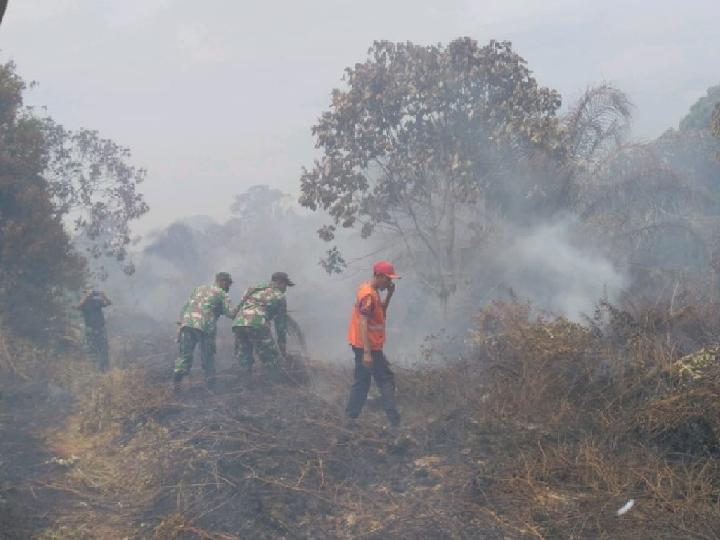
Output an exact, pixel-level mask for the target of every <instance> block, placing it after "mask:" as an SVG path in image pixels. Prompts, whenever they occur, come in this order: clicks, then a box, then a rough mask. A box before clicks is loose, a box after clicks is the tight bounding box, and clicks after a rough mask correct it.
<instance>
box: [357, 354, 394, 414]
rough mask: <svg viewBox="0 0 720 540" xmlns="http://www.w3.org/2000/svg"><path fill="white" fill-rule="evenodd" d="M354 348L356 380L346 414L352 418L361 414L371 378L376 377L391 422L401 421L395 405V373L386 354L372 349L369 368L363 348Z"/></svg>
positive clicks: (383, 404) (384, 407)
mask: <svg viewBox="0 0 720 540" xmlns="http://www.w3.org/2000/svg"><path fill="white" fill-rule="evenodd" d="M352 350H353V352H354V353H355V381H354V382H353V385H352V388H351V389H350V398H349V399H348V404H347V407H346V408H345V414H347V415H348V416H349V417H350V418H357V417H358V416H360V411H362V408H363V405H365V401H367V395H368V391H369V390H370V380H371V379H372V378H374V379H375V384H376V385H377V387H378V390H379V391H380V399H381V400H382V406H383V409H385V414H387V417H388V420H390V423H391V424H393V425H397V424H398V423H400V413H398V410H397V405H395V375H394V374H393V372H392V371H391V370H390V363H389V362H388V361H387V358H385V354H384V353H383V352H382V351H372V353H371V355H372V360H373V362H372V367H370V368H367V367H365V365H364V364H363V363H362V359H363V350H362V349H359V348H357V347H353V348H352Z"/></svg>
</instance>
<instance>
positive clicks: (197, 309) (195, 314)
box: [173, 272, 236, 389]
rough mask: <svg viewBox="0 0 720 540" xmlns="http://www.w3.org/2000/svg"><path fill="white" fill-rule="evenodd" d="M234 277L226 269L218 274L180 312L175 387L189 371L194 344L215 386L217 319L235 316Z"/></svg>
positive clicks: (196, 291)
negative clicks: (230, 294)
mask: <svg viewBox="0 0 720 540" xmlns="http://www.w3.org/2000/svg"><path fill="white" fill-rule="evenodd" d="M231 284H232V278H231V277H230V274H228V273H227V272H220V273H218V274H217V275H216V276H215V284H214V285H202V286H200V287H197V288H196V289H195V290H194V291H193V292H192V295H190V299H189V300H188V301H187V302H186V303H185V305H184V306H183V309H182V313H181V314H180V321H179V322H178V324H179V325H180V331H179V332H178V352H179V354H178V359H177V362H176V363H175V376H174V378H173V380H174V383H175V389H178V388H179V387H180V383H181V381H182V380H183V377H185V375H188V374H189V373H190V368H191V367H192V362H193V352H194V351H195V346H196V345H199V346H200V359H201V362H202V368H203V371H204V372H205V382H206V383H207V385H208V387H210V388H212V387H213V386H214V384H215V335H216V333H217V320H218V319H219V318H220V316H222V315H225V316H226V317H228V318H230V319H233V318H234V317H235V313H236V308H234V307H233V305H232V303H231V301H230V297H229V296H228V291H229V290H230V285H231Z"/></svg>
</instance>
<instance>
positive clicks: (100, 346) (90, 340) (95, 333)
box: [85, 325, 110, 371]
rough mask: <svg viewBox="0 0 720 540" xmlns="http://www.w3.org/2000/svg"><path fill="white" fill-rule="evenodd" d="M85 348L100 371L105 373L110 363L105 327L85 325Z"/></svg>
mask: <svg viewBox="0 0 720 540" xmlns="http://www.w3.org/2000/svg"><path fill="white" fill-rule="evenodd" d="M85 346H86V347H87V351H88V354H89V355H90V356H91V357H92V358H93V359H94V360H95V362H96V364H97V367H98V369H99V370H100V371H107V369H108V365H109V363H110V360H109V354H108V340H107V331H106V330H105V326H104V325H103V326H89V325H85Z"/></svg>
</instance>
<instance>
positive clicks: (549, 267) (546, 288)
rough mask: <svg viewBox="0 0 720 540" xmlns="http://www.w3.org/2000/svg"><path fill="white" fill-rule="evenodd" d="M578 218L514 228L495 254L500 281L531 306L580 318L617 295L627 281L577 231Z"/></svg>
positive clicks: (576, 318)
mask: <svg viewBox="0 0 720 540" xmlns="http://www.w3.org/2000/svg"><path fill="white" fill-rule="evenodd" d="M577 231H578V223H577V220H575V219H573V218H565V219H562V220H560V221H556V222H554V223H549V224H544V225H541V226H537V227H535V228H533V229H532V230H530V231H525V232H522V233H519V234H518V235H517V236H516V237H515V239H514V240H513V241H512V242H510V243H509V245H508V247H507V249H506V250H505V251H504V252H501V253H500V254H499V255H498V260H499V262H500V264H502V265H503V266H504V267H505V280H504V282H505V283H506V284H507V286H509V287H511V288H512V289H513V290H514V291H515V293H516V294H517V295H518V296H519V297H521V298H528V299H530V300H531V301H532V302H533V303H534V304H535V305H536V306H538V307H540V308H542V309H545V310H547V311H551V312H553V313H556V314H560V315H564V316H566V317H568V318H570V319H572V320H580V319H581V317H582V315H583V314H586V315H587V314H591V313H592V311H593V309H594V307H595V305H596V303H597V302H598V300H600V299H601V298H603V297H604V296H607V297H608V299H609V300H613V299H614V298H616V297H617V295H618V294H619V292H620V291H621V290H622V288H623V287H625V285H626V283H627V280H626V278H625V276H624V275H623V274H622V272H621V271H620V270H619V269H617V268H616V267H615V266H614V265H613V264H612V263H611V262H610V260H609V259H607V258H606V257H605V256H604V255H603V254H602V252H601V251H600V250H599V248H597V247H596V246H593V245H591V244H589V243H588V242H587V240H584V239H583V238H582V235H580V234H577Z"/></svg>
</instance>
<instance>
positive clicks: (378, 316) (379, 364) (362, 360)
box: [345, 261, 400, 427]
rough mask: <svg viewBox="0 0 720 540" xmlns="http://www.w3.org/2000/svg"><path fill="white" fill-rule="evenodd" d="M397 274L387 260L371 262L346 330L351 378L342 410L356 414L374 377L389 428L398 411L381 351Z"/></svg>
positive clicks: (392, 378) (391, 376)
mask: <svg viewBox="0 0 720 540" xmlns="http://www.w3.org/2000/svg"><path fill="white" fill-rule="evenodd" d="M399 277H400V276H398V275H397V274H395V268H394V267H393V265H392V264H391V263H389V262H387V261H380V262H377V263H375V265H373V278H372V280H371V281H368V282H366V283H363V284H362V285H360V288H359V289H358V293H357V297H356V299H355V305H354V306H353V310H352V316H351V318H350V329H349V331H348V341H349V342H350V346H351V347H352V350H353V353H355V381H354V382H353V385H352V388H351V390H350V398H349V399H348V404H347V407H346V408H345V413H346V414H347V415H348V416H349V417H350V418H357V417H358V416H359V415H360V411H361V410H362V408H363V405H365V401H366V400H367V395H368V391H369V390H370V380H371V378H374V379H375V384H376V385H377V387H378V390H380V396H381V400H382V405H383V408H384V409H385V414H387V417H388V420H389V421H390V425H391V426H393V427H395V426H397V425H398V424H399V423H400V414H399V413H398V410H397V406H396V405H395V375H394V374H393V372H392V371H391V370H390V364H389V362H388V360H387V358H386V357H385V354H384V353H383V345H384V344H385V317H386V315H387V309H388V306H389V305H390V299H391V298H392V296H393V293H394V292H395V284H394V283H393V280H394V279H398V278H399ZM379 291H387V294H386V296H385V300H383V299H382V298H381V297H380V292H379Z"/></svg>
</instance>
